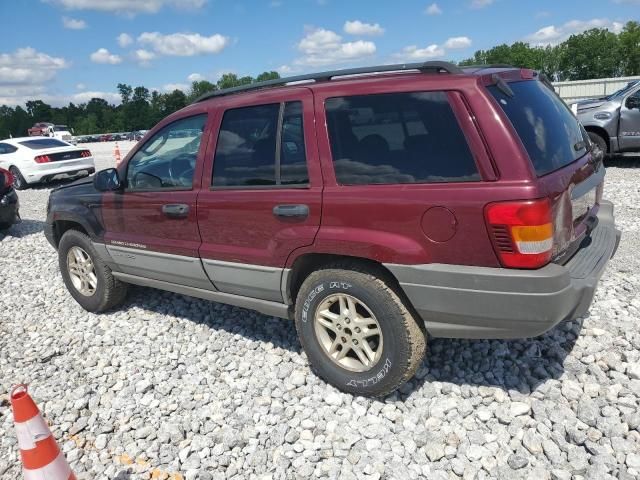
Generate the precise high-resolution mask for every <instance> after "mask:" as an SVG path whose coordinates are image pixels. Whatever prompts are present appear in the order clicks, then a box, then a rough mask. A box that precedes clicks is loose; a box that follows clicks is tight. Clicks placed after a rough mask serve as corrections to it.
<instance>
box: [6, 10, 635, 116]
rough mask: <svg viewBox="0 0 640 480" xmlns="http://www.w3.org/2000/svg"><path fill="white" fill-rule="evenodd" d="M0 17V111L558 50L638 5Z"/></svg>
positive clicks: (614, 25) (615, 22)
mask: <svg viewBox="0 0 640 480" xmlns="http://www.w3.org/2000/svg"><path fill="white" fill-rule="evenodd" d="M0 18H3V19H5V22H4V23H5V26H4V27H3V29H2V42H0V104H10V105H13V104H18V103H23V102H24V101H25V100H27V99H30V98H42V99H44V100H45V101H48V102H50V103H52V104H55V105H61V104H66V103H68V102H69V101H74V102H76V103H79V102H83V101H87V100H88V99H90V98H91V96H100V97H103V98H106V99H107V100H109V101H114V102H115V101H116V100H117V95H116V94H115V92H116V84H117V83H118V82H123V83H129V84H131V85H133V86H137V85H144V86H146V87H148V88H150V89H157V90H159V91H166V90H170V89H173V88H175V87H178V88H183V89H186V88H188V85H189V84H190V81H191V80H193V79H208V80H211V81H215V80H217V78H218V77H219V75H220V74H221V73H223V72H228V71H231V72H234V73H237V74H238V75H254V76H255V75H257V74H258V73H260V72H262V71H265V70H278V71H279V72H280V73H281V74H284V75H287V74H296V73H302V72H310V71H318V70H324V69H333V68H340V67H351V66H360V65H371V64H383V63H396V62H403V61H422V60H431V59H453V60H460V59H462V58H466V57H468V56H471V55H472V54H473V52H474V51H475V50H478V49H485V48H490V47H492V46H494V45H497V44H499V43H511V42H514V41H517V40H525V41H529V42H530V43H533V44H549V43H551V44H552V43H558V42H560V41H562V40H564V39H565V38H567V36H568V35H570V34H571V33H576V32H580V31H583V30H585V29H587V28H590V27H593V26H599V27H607V28H610V29H612V30H617V29H619V28H621V25H622V24H623V23H624V22H626V21H628V20H634V19H635V20H638V19H640V0H580V1H576V0H571V1H569V0H537V1H535V2H529V1H522V0H451V1H448V0H436V1H435V2H434V1H433V0H426V1H419V0H396V1H389V0H384V1H378V0H368V1H367V0H351V1H349V0H235V1H234V0H226V1H222V0H16V1H6V0H0ZM6 20H9V22H6ZM7 25H11V26H10V27H9V28H7Z"/></svg>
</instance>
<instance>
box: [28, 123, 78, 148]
mask: <svg viewBox="0 0 640 480" xmlns="http://www.w3.org/2000/svg"><path fill="white" fill-rule="evenodd" d="M27 132H28V133H29V136H30V137H51V138H57V139H58V140H62V141H64V142H67V143H72V144H73V145H76V144H77V143H78V141H77V140H76V138H75V137H74V136H73V129H72V128H69V127H67V126H66V125H54V124H53V123H48V122H38V123H36V124H35V125H34V126H33V127H31V128H30V129H28V130H27Z"/></svg>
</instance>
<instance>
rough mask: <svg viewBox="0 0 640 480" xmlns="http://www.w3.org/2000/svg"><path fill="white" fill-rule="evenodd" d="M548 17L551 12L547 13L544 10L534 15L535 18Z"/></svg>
mask: <svg viewBox="0 0 640 480" xmlns="http://www.w3.org/2000/svg"><path fill="white" fill-rule="evenodd" d="M549 16H551V12H548V11H546V10H541V11H539V12H536V15H535V17H536V18H546V17H549Z"/></svg>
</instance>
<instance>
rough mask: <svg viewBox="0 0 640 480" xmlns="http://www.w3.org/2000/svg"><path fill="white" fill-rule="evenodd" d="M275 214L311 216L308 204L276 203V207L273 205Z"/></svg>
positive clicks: (281, 215) (280, 215)
mask: <svg viewBox="0 0 640 480" xmlns="http://www.w3.org/2000/svg"><path fill="white" fill-rule="evenodd" d="M273 214H274V215H275V216H276V217H287V218H292V217H302V218H306V217H308V216H309V206H308V205H276V206H275V207H273Z"/></svg>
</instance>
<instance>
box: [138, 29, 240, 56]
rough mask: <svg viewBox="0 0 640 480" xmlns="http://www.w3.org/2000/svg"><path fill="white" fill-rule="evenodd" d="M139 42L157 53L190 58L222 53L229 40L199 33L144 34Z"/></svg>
mask: <svg viewBox="0 0 640 480" xmlns="http://www.w3.org/2000/svg"><path fill="white" fill-rule="evenodd" d="M138 42H139V43H141V44H144V45H149V46H150V47H151V48H152V49H153V50H155V52H156V53H160V54H162V55H175V56H180V57H190V56H193V55H202V54H207V53H220V52H221V51H222V50H223V49H224V48H225V47H226V46H227V45H228V44H229V39H228V38H227V37H224V36H222V35H220V34H218V33H216V34H214V35H211V36H210V37H205V36H202V35H200V34H199V33H172V34H169V35H162V34H161V33H159V32H144V33H142V34H141V35H140V36H139V37H138Z"/></svg>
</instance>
